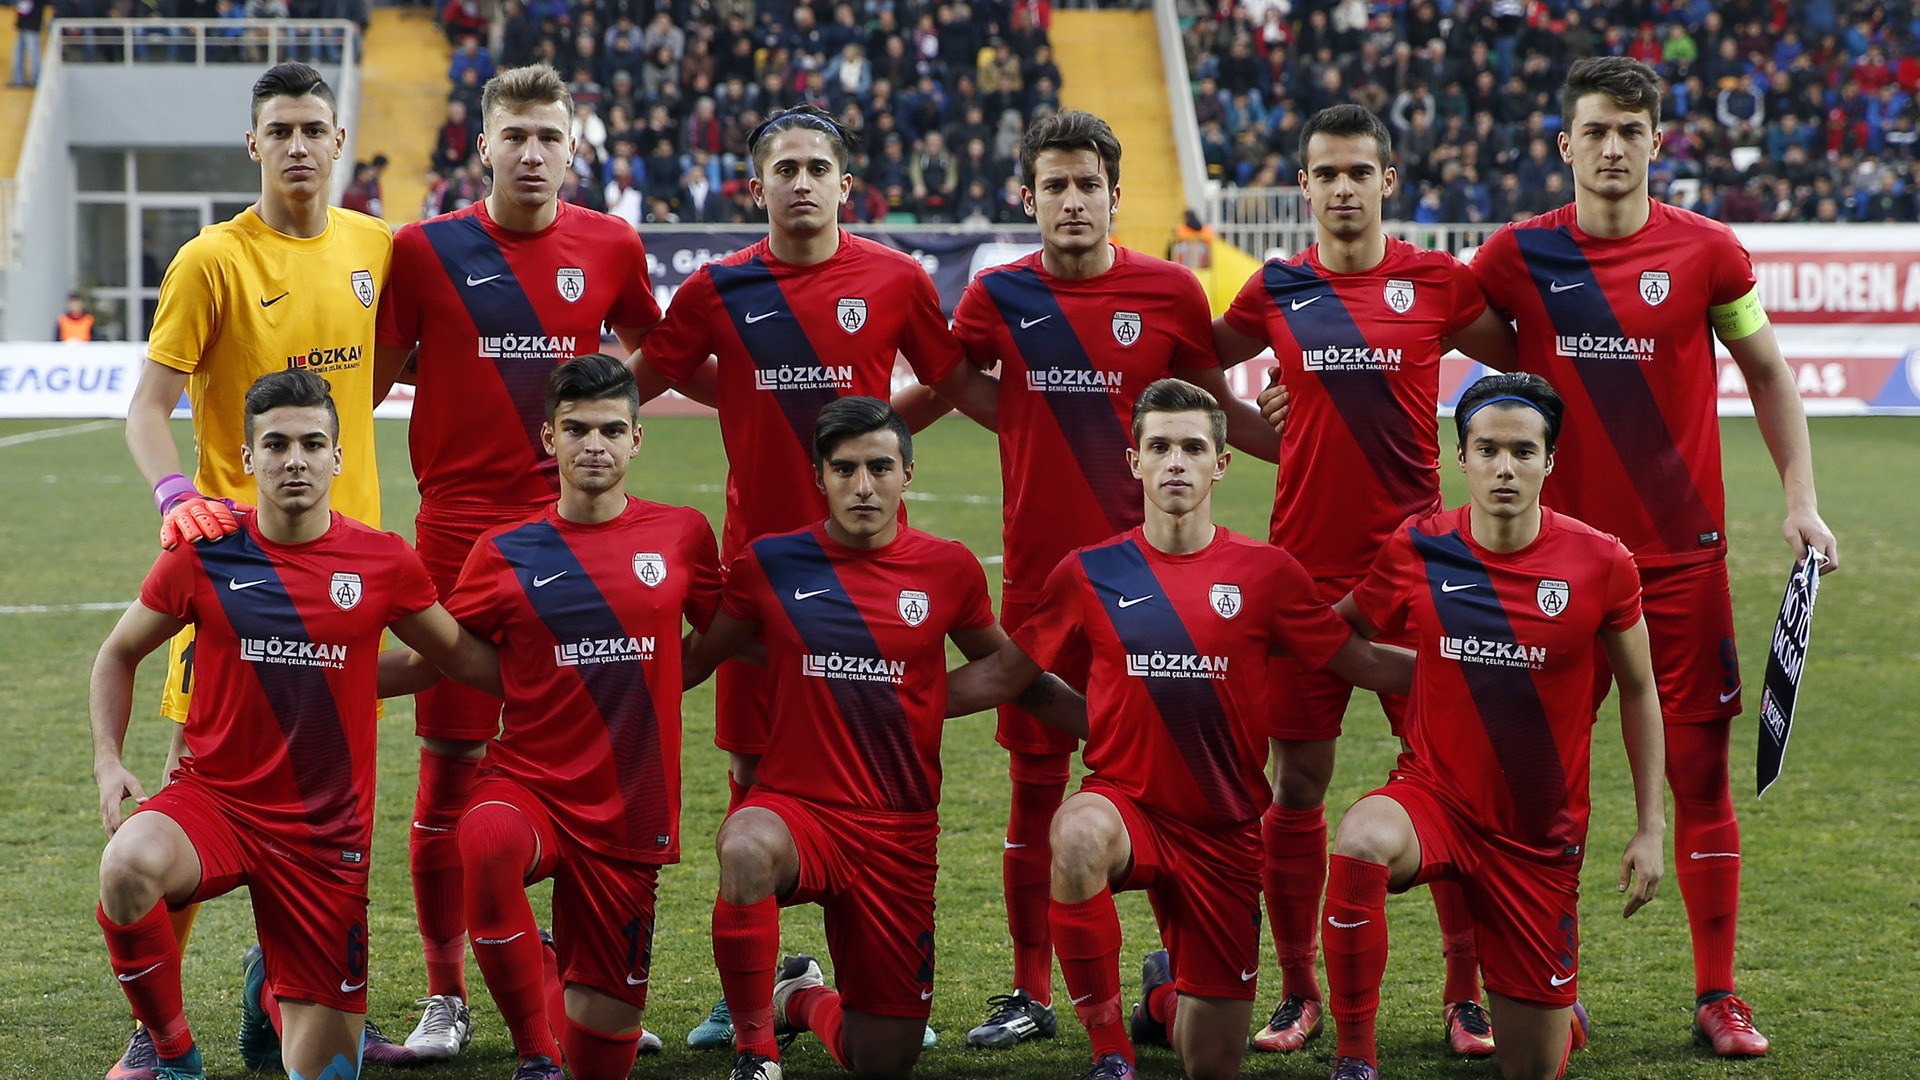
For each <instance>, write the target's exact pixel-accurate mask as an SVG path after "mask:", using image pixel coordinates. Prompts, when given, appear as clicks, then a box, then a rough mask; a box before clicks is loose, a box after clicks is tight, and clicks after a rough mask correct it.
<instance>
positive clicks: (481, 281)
mask: <svg viewBox="0 0 1920 1080" xmlns="http://www.w3.org/2000/svg"><path fill="white" fill-rule="evenodd" d="M499 276H500V275H499V274H488V275H487V276H486V277H474V276H473V275H472V274H468V275H467V288H469V289H471V288H473V287H474V286H475V285H485V284H486V283H487V282H489V281H492V280H493V279H495V278H497V277H499Z"/></svg>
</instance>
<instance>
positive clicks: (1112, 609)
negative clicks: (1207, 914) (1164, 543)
mask: <svg viewBox="0 0 1920 1080" xmlns="http://www.w3.org/2000/svg"><path fill="white" fill-rule="evenodd" d="M1080 565H1081V567H1082V568H1083V569H1084V570H1085V571H1086V574H1087V581H1088V582H1090V583H1091V584H1092V585H1093V592H1094V595H1095V596H1097V597H1099V598H1100V604H1101V606H1102V607H1104V608H1106V610H1107V618H1108V619H1109V620H1110V621H1111V622H1112V623H1113V631H1114V633H1115V634H1116V635H1117V636H1118V637H1119V638H1120V645H1121V647H1122V648H1124V649H1125V650H1126V651H1127V654H1128V655H1129V656H1145V655H1150V654H1152V653H1170V654H1173V655H1176V656H1196V655H1198V654H1199V650H1198V649H1197V648H1196V647H1195V646H1194V644H1193V637H1192V635H1190V634H1188V633H1187V627H1186V624H1185V623H1184V622H1182V621H1181V620H1180V613H1179V611H1178V610H1176V609H1175V608H1174V606H1173V601H1172V600H1171V599H1169V598H1168V596H1167V591H1166V589H1164V588H1162V587H1161V585H1160V579H1159V578H1157V577H1155V576H1154V573H1153V567H1151V566H1149V565H1147V557H1146V555H1145V554H1144V553H1142V552H1141V550H1140V548H1139V546H1138V545H1137V544H1135V542H1134V541H1132V540H1122V541H1120V542H1119V543H1117V544H1106V545H1102V546H1100V547H1096V548H1088V549H1087V550H1085V551H1082V552H1081V553H1080ZM1122 598H1125V599H1127V600H1130V601H1133V602H1132V603H1129V604H1128V605H1127V606H1126V607H1124V608H1122V607H1121V606H1120V600H1121V599H1122ZM1140 681H1141V683H1142V684H1143V685H1145V686H1146V688H1147V694H1148V696H1150V697H1152V698H1153V705H1154V708H1156V709H1158V710H1159V712H1160V721H1161V723H1163V724H1165V725H1166V728H1167V733H1168V734H1169V735H1171V736H1172V737H1173V745H1174V746H1175V747H1176V748H1178V749H1179V751H1180V759H1181V760H1182V761H1184V762H1186V763H1187V772H1189V773H1190V774H1192V776H1193V779H1194V783H1195V784H1197V785H1198V786H1199V788H1200V793H1201V795H1202V796H1203V797H1204V798H1205V799H1206V800H1207V806H1208V807H1209V808H1210V809H1211V810H1212V811H1213V812H1214V813H1215V814H1217V815H1219V816H1220V817H1221V818H1222V819H1224V820H1228V821H1244V820H1247V819H1248V818H1253V817H1258V816H1259V815H1260V806H1259V805H1258V804H1256V803H1255V802H1254V800H1253V797H1252V795H1251V794H1250V793H1249V792H1248V791H1247V790H1246V788H1245V787H1244V786H1243V785H1242V783H1241V780H1240V750H1239V748H1238V747H1237V746H1236V745H1235V744H1234V738H1233V721H1232V720H1231V719H1230V718H1229V717H1228V716H1227V710H1226V707H1225V706H1223V705H1222V704H1221V702H1220V695H1219V693H1218V692H1216V691H1215V690H1214V687H1213V680H1212V679H1210V678H1208V679H1178V678H1171V677H1169V676H1165V675H1143V676H1140Z"/></svg>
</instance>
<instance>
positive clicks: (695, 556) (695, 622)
mask: <svg viewBox="0 0 1920 1080" xmlns="http://www.w3.org/2000/svg"><path fill="white" fill-rule="evenodd" d="M687 516H688V517H689V518H690V519H691V520H690V521H689V523H688V526H687V559H688V562H689V563H690V564H691V565H690V566H689V567H688V569H689V570H691V571H692V574H693V583H692V584H690V585H688V586H687V599H686V606H685V608H684V609H683V610H684V611H685V613H686V616H687V623H688V624H689V625H691V626H692V627H693V628H694V629H695V630H698V631H700V632H701V633H703V634H704V633H706V632H707V627H709V626H711V625H712V624H713V613H714V612H715V611H717V610H719V608H720V591H721V589H722V588H723V587H725V584H726V577H725V575H723V574H722V573H721V572H720V545H719V544H717V543H715V542H714V539H713V526H712V525H710V524H708V523H707V519H706V516H705V515H704V514H701V513H699V512H698V511H690V512H689V513H688V515H687Z"/></svg>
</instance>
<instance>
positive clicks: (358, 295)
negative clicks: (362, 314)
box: [352, 270, 374, 308]
mask: <svg viewBox="0 0 1920 1080" xmlns="http://www.w3.org/2000/svg"><path fill="white" fill-rule="evenodd" d="M352 280H353V295H354V299H356V300H359V301H360V306H361V307H365V308H370V307H372V306H373V297H374V288H373V271H371V270H355V271H354V272H353V278H352Z"/></svg>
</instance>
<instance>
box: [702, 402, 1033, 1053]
mask: <svg viewBox="0 0 1920 1080" xmlns="http://www.w3.org/2000/svg"><path fill="white" fill-rule="evenodd" d="M813 454H814V470H815V477H816V483H817V484H818V485H819V487H820V489H821V491H822V492H823V493H824V494H825V496H826V501H827V505H828V513H829V515H830V516H829V517H828V518H827V520H826V521H825V522H824V523H823V524H819V525H815V526H813V527H812V528H809V529H803V530H801V531H799V532H792V533H786V534H782V535H776V536H767V537H762V538H760V539H758V540H753V541H750V542H749V543H748V544H747V545H746V546H745V548H744V549H743V550H742V551H741V553H740V556H739V557H738V558H737V559H735V560H734V562H733V564H732V566H731V567H730V568H729V569H728V574H727V585H726V591H725V593H724V594H723V595H722V597H721V601H720V613H719V614H718V615H716V616H715V617H714V620H713V628H712V630H711V631H710V632H709V633H708V634H707V635H706V636H705V638H704V639H703V640H701V641H700V642H699V644H697V645H696V646H695V648H694V651H693V654H692V656H691V657H690V660H689V667H690V671H689V677H690V679H692V680H693V681H698V680H699V679H703V678H705V677H706V674H707V673H708V672H710V671H712V669H713V667H714V665H715V664H717V663H718V662H719V661H720V660H722V659H724V658H726V657H728V656H731V655H733V654H734V652H735V651H737V650H738V649H740V648H741V647H742V646H744V645H746V644H747V642H748V640H749V639H750V638H751V637H752V635H753V633H754V631H755V630H756V629H757V630H759V632H760V633H761V635H762V637H763V638H764V639H765V642H766V666H767V678H768V680H769V682H770V683H771V684H772V694H771V696H770V697H769V700H770V701H772V702H774V703H775V707H774V710H773V715H772V723H771V725H770V729H769V736H768V743H767V753H766V756H765V757H764V758H762V759H761V761H760V768H759V774H758V782H757V783H756V784H755V785H754V787H753V790H752V791H751V792H750V793H748V795H747V797H746V798H745V800H744V801H743V802H742V804H741V805H740V807H739V808H738V809H736V810H734V812H733V813H732V814H731V815H730V816H729V817H728V818H727V821H726V824H724V825H722V826H721V828H720V837H719V841H718V848H719V855H720V897H719V900H718V901H717V902H716V903H715V904H714V908H713V956H714V962H715V965H716V966H717V967H718V968H719V971H720V987H721V990H722V991H723V992H724V993H725V994H726V1002H727V1008H728V1011H729V1013H730V1014H731V1015H732V1018H733V1024H734V1045H735V1051H736V1053H735V1057H734V1063H733V1074H732V1075H733V1080H779V1077H780V1064H779V1048H778V1046H777V1045H776V1043H775V1042H774V1036H775V1034H776V1032H777V1030H787V1029H790V1030H795V1031H812V1032H814V1033H815V1034H817V1035H819V1037H820V1041H821V1042H823V1043H825V1044H826V1047H827V1050H828V1052H830V1053H831V1054H832V1055H833V1057H834V1060H835V1061H838V1062H840V1063H841V1064H842V1065H844V1066H846V1067H848V1068H850V1069H852V1070H853V1071H854V1072H856V1073H858V1074H860V1075H862V1076H874V1077H882V1076H906V1075H908V1074H909V1073H911V1072H912V1071H913V1066H914V1062H915V1061H916V1060H917V1059H918V1058H919V1056H920V1048H921V1038H922V1032H923V1031H924V1029H925V1024H926V1018H927V1014H928V1011H929V1002H930V1001H931V999H932V997H933V883H934V876H935V872H936V870H937V867H938V863H937V860H936V856H935V850H934V847H935V841H936V839H937V838H938V836H939V832H940V827H939V821H938V818H937V812H936V807H938V805H939V802H940V734H941V724H942V717H943V716H944V713H945V707H946V678H947V670H946V640H947V639H948V638H952V639H953V643H954V644H955V645H956V646H958V647H959V648H960V651H961V652H963V653H965V654H966V655H967V656H969V657H975V656H984V655H986V654H987V653H990V652H992V651H993V650H994V649H996V648H999V646H1000V644H1001V643H1002V642H1004V641H1005V640H1006V635H1005V634H1003V633H1001V631H1000V628H999V625H998V624H997V623H995V622H994V619H993V609H992V607H991V606H990V604H989V602H988V598H987V580H986V575H985V573H984V572H983V571H982V570H981V569H980V563H979V561H978V560H976V559H975V558H974V557H973V555H972V554H971V553H970V552H968V551H967V549H966V548H965V547H963V546H962V545H960V544H958V543H955V542H953V541H950V540H941V539H937V538H935V537H932V536H928V535H927V534H926V533H923V532H920V531H918V530H916V529H913V528H909V527H908V526H905V525H903V524H901V523H900V521H899V513H900V501H901V497H902V495H903V494H904V493H905V491H906V488H907V485H908V483H909V482H911V480H912V479H913V440H912V437H911V436H910V435H908V433H907V426H906V423H905V422H904V421H903V420H901V419H900V417H899V416H898V415H897V414H896V413H895V412H894V411H893V410H892V409H891V408H889V407H888V406H887V404H886V403H885V402H882V401H878V400H876V399H874V398H868V397H844V398H839V399H837V400H835V401H832V402H830V403H829V404H827V406H826V407H825V408H823V409H821V410H820V417H819V420H818V421H817V422H816V423H815V425H814V436H813ZM807 903H817V904H819V905H820V906H821V907H822V908H824V909H825V913H826V929H827V945H828V948H829V949H830V950H831V952H832V954H833V960H834V967H835V973H836V976H837V978H838V981H839V988H838V989H837V990H836V989H831V988H828V987H826V986H825V985H824V980H823V979H822V978H821V972H820V966H819V965H818V964H816V963H815V962H814V961H813V959H812V958H811V957H806V956H794V957H789V958H788V959H787V960H786V961H785V962H784V963H783V964H782V965H781V967H780V969H779V971H778V977H777V978H776V973H775V970H774V965H773V959H774V956H775V950H776V949H777V948H778V947H779V942H780V912H779V908H780V907H781V906H783V905H792V904H807Z"/></svg>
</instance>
